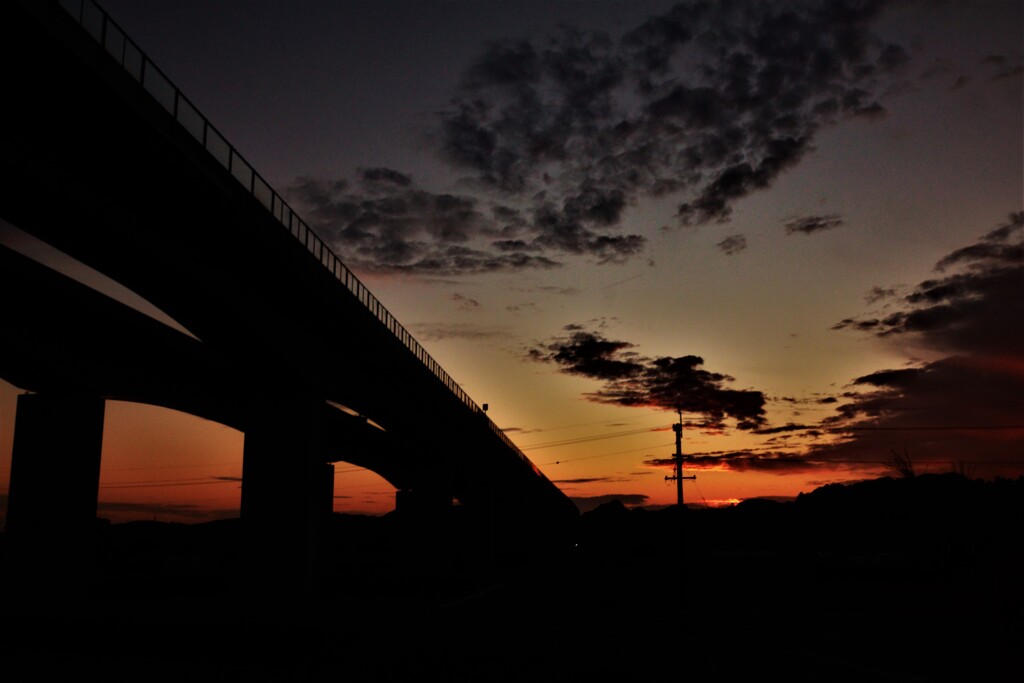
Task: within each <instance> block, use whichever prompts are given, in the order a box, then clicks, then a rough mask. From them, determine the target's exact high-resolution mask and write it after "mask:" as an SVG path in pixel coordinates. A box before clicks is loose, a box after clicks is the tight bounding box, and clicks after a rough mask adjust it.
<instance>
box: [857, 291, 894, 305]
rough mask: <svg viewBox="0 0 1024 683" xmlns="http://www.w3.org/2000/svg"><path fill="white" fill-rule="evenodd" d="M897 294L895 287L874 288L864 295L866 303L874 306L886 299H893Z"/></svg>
mask: <svg viewBox="0 0 1024 683" xmlns="http://www.w3.org/2000/svg"><path fill="white" fill-rule="evenodd" d="M896 294H897V291H896V288H895V287H872V288H871V289H870V290H868V293H867V294H865V295H864V302H865V303H867V304H868V305H872V304H876V303H878V302H879V301H883V300H885V299H892V298H894V297H895V296H896Z"/></svg>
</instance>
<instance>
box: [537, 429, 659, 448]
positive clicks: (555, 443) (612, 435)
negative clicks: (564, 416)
mask: <svg viewBox="0 0 1024 683" xmlns="http://www.w3.org/2000/svg"><path fill="white" fill-rule="evenodd" d="M659 431H662V430H661V429H659V428H657V427H644V428H643V429H631V430H628V431H623V432H612V433H610V434H598V435H596V436H581V437H578V438H575V439H565V440H562V441H545V442H541V443H538V444H533V445H531V446H520V448H521V449H522V450H524V451H529V450H539V449H541V448H553V447H555V446H569V445H572V444H577V443H586V442H588V441H600V440H602V439H613V438H616V437H619V436H633V435H635V434H649V433H651V432H659Z"/></svg>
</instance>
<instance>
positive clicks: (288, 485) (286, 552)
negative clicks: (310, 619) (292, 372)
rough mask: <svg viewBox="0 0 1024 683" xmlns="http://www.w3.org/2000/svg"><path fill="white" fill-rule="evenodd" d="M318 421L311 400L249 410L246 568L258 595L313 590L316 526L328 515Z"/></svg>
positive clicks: (330, 481)
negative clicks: (269, 591) (249, 571)
mask: <svg viewBox="0 0 1024 683" xmlns="http://www.w3.org/2000/svg"><path fill="white" fill-rule="evenodd" d="M320 415H321V405H320V402H318V401H315V400H313V399H309V398H306V397H300V398H284V399H271V400H268V401H264V402H261V403H260V405H258V406H254V407H253V408H252V409H251V410H250V414H249V425H248V426H247V428H246V431H245V443H244V450H243V456H242V457H243V460H242V503H241V517H242V524H243V527H244V529H245V533H246V537H247V538H246V541H247V544H248V549H249V553H248V567H249V568H250V569H251V570H252V571H253V576H252V578H254V579H256V581H257V583H256V584H255V589H256V590H259V591H266V590H277V591H281V593H280V597H283V598H286V599H287V598H289V597H290V596H298V595H299V594H301V593H303V592H308V591H311V590H314V589H315V588H316V587H317V576H316V574H317V568H318V566H317V561H318V552H317V550H318V546H319V543H320V541H321V538H320V531H321V527H322V526H323V524H322V521H323V520H324V518H325V517H327V516H328V515H329V514H330V513H331V511H332V509H333V497H334V466H333V465H331V464H329V463H325V462H323V460H322V459H321V458H322V449H321V444H320V439H321V424H320ZM267 582H269V583H267Z"/></svg>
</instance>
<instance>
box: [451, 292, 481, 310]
mask: <svg viewBox="0 0 1024 683" xmlns="http://www.w3.org/2000/svg"><path fill="white" fill-rule="evenodd" d="M451 298H452V301H454V302H455V303H456V305H457V306H458V307H459V308H461V309H462V310H464V311H471V310H473V309H474V308H479V307H480V302H479V301H477V300H476V299H471V298H469V297H468V296H463V295H462V294H458V293H455V294H452V297H451Z"/></svg>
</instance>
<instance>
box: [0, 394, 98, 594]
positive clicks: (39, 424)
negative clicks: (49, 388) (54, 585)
mask: <svg viewBox="0 0 1024 683" xmlns="http://www.w3.org/2000/svg"><path fill="white" fill-rule="evenodd" d="M104 407H105V403H104V400H103V399H102V398H97V397H93V396H72V395H64V394H49V393H47V394H22V395H20V396H18V402H17V408H16V410H17V412H16V413H15V422H14V444H13V445H14V448H13V452H12V457H11V485H10V492H9V494H8V500H7V525H6V531H7V535H8V537H9V539H10V541H11V550H12V554H14V555H15V558H12V559H15V561H16V563H17V564H18V565H19V566H21V567H22V568H24V569H25V570H26V571H27V572H28V573H29V574H32V575H36V576H44V575H46V574H48V573H49V572H50V571H51V570H52V571H54V572H57V571H59V572H61V574H63V575H65V576H69V577H71V576H75V575H79V576H80V575H82V574H83V573H86V572H89V571H91V569H92V565H93V562H94V559H95V558H94V554H95V543H96V536H95V532H96V501H97V497H98V489H99V480H100V456H101V452H102V447H103V414H104Z"/></svg>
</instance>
